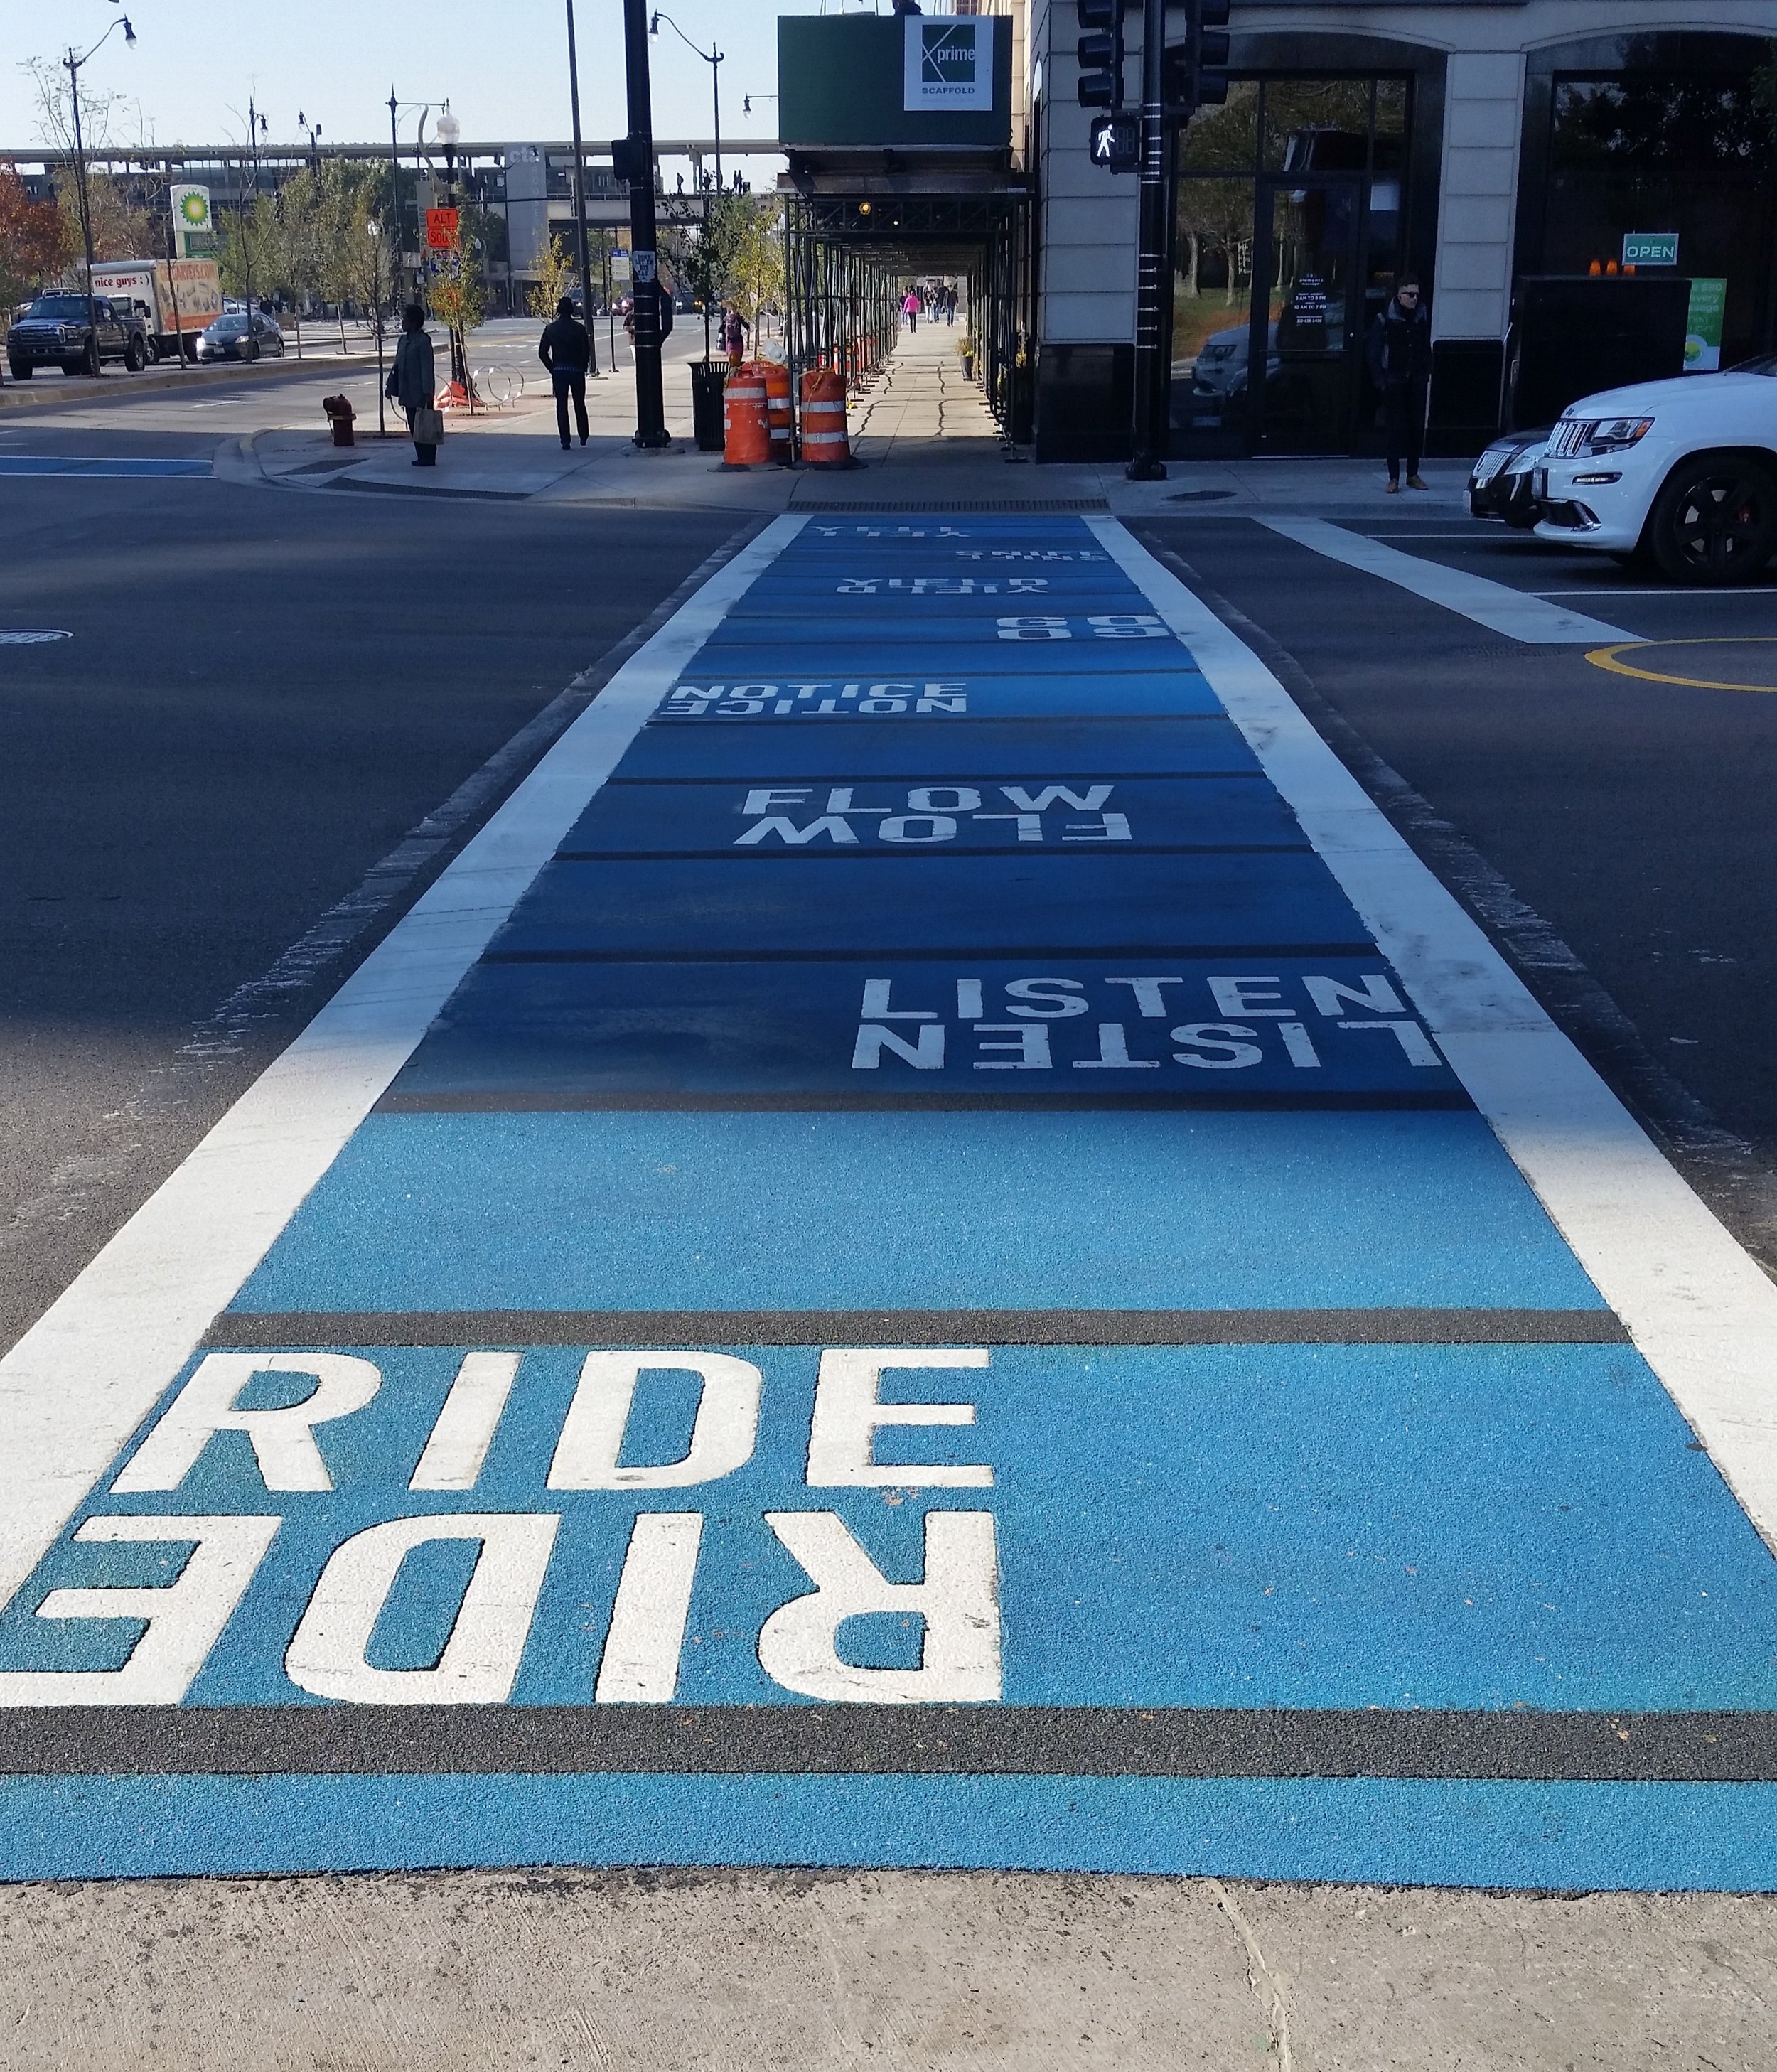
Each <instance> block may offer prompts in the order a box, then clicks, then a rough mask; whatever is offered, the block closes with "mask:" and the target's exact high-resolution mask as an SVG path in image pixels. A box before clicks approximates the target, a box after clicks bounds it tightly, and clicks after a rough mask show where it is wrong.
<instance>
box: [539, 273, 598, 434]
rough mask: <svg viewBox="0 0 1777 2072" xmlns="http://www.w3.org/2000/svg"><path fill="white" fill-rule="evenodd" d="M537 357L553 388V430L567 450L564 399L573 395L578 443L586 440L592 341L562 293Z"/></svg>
mask: <svg viewBox="0 0 1777 2072" xmlns="http://www.w3.org/2000/svg"><path fill="white" fill-rule="evenodd" d="M537 358H538V359H539V360H541V361H542V363H543V364H544V365H545V367H546V368H548V369H549V384H550V386H551V387H552V388H553V389H554V391H555V429H556V430H557V432H559V433H560V434H561V450H562V451H563V452H564V453H566V451H567V450H568V446H569V443H570V442H569V439H568V398H569V397H570V396H571V397H573V398H574V421H575V423H576V426H578V430H579V434H580V443H581V445H582V446H584V445H585V444H586V369H587V368H589V367H590V365H591V364H592V340H591V339H590V338H589V337H588V336H587V335H586V326H585V325H584V324H583V323H581V321H580V319H578V317H577V316H576V315H574V304H573V302H571V301H570V299H569V298H568V297H567V296H566V295H564V296H563V297H562V298H561V301H560V302H557V304H556V306H555V318H554V321H553V323H549V324H546V325H545V327H544V330H543V336H542V339H541V341H540V342H539V343H538V345H537Z"/></svg>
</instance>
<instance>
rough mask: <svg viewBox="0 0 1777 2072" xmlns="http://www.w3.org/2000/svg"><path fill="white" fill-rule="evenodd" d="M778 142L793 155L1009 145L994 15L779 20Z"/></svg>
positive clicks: (1002, 43) (1005, 38)
mask: <svg viewBox="0 0 1777 2072" xmlns="http://www.w3.org/2000/svg"><path fill="white" fill-rule="evenodd" d="M777 78H778V109H777V112H778V135H779V138H781V139H782V140H783V142H784V143H785V144H787V145H788V146H790V147H791V148H792V150H794V149H796V148H798V147H800V148H802V149H804V150H820V149H822V148H824V147H825V148H832V147H839V148H845V147H848V146H849V147H858V146H862V147H866V148H867V147H870V146H876V147H878V148H892V147H893V146H895V145H898V144H904V145H915V146H918V145H925V146H932V145H950V146H960V147H961V148H964V149H973V148H977V147H981V146H995V147H999V148H1003V147H1004V146H1006V145H1008V144H1010V142H1011V140H1012V23H1011V21H1010V18H1009V17H1007V16H1006V15H1003V14H983V15H963V16H952V15H936V16H934V15H918V14H913V15H898V14H882V15H874V14H841V15H834V14H826V15H808V14H788V15H780V16H779V19H778V25H777Z"/></svg>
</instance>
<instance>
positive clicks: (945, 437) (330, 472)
mask: <svg viewBox="0 0 1777 2072" xmlns="http://www.w3.org/2000/svg"><path fill="white" fill-rule="evenodd" d="M961 335H963V334H962V333H961V332H960V331H950V330H948V329H943V328H940V329H938V330H936V331H934V330H932V328H931V327H927V328H926V329H925V330H923V331H919V332H918V333H915V334H914V335H912V336H911V337H908V336H903V339H902V340H901V342H900V344H899V346H898V347H897V348H896V350H895V353H894V355H893V356H892V357H891V360H890V361H889V363H888V365H887V367H886V370H885V371H884V372H882V374H881V375H879V376H877V377H876V378H875V379H874V380H872V381H871V382H870V383H868V384H866V385H865V386H864V387H863V388H862V389H860V390H859V391H858V392H857V393H855V394H854V396H853V397H852V399H851V401H850V405H849V412H848V416H849V426H850V430H851V437H852V450H853V454H854V458H855V460H856V461H857V462H858V466H857V467H854V468H851V469H846V470H843V471H841V470H837V469H827V468H820V467H796V468H764V469H759V470H751V471H746V472H730V471H727V470H726V469H724V468H723V467H722V463H721V460H720V458H719V457H718V455H716V454H705V453H700V452H698V451H697V449H696V447H695V446H693V445H692V444H691V442H690V441H691V423H690V410H689V391H688V388H687V385H686V384H685V383H684V382H683V381H682V380H680V381H674V380H669V381H668V384H667V405H668V410H667V428H668V431H670V432H671V433H672V434H673V445H672V446H670V447H668V448H667V449H665V450H662V451H660V452H654V453H646V452H643V451H641V450H639V449H638V448H637V447H636V446H635V444H634V443H633V438H632V434H633V430H634V426H635V389H634V384H633V380H632V378H631V371H630V370H628V369H625V370H624V371H623V372H622V373H620V374H619V375H617V376H615V377H614V378H607V379H606V380H603V381H599V382H595V383H593V384H589V387H588V392H587V414H588V418H589V421H590V431H591V437H590V441H589V442H588V443H587V445H586V446H584V447H582V446H578V444H577V445H576V446H574V447H573V448H572V450H569V451H563V450H562V449H561V447H560V446H558V445H557V442H556V438H555V421H554V412H553V405H552V404H551V402H550V401H549V397H547V396H526V397H522V398H520V399H519V400H518V401H516V402H515V403H513V404H512V405H508V406H506V407H504V408H497V409H494V410H492V411H491V412H489V413H487V414H485V415H482V416H478V417H474V418H471V417H468V416H467V414H466V413H463V412H461V411H457V412H453V413H451V414H450V417H449V419H448V420H447V430H446V438H445V442H444V445H443V446H442V448H441V449H440V450H439V454H438V465H437V467H435V468H431V469H421V468H418V467H415V466H414V465H413V455H412V454H411V453H410V452H409V449H408V444H407V442H406V441H405V439H401V440H391V441H387V442H384V441H379V440H376V439H375V438H372V439H370V440H369V441H368V442H366V445H365V446H360V447H355V448H352V449H350V450H344V449H337V448H334V447H332V446H329V445H328V443H327V438H326V436H325V434H322V433H315V434H306V433H302V432H290V431H276V432H264V433H260V434H256V435H254V436H253V437H251V438H247V439H244V440H242V441H241V442H240V444H239V446H238V447H237V448H228V449H224V454H222V455H221V456H220V457H219V460H218V472H219V473H223V474H225V475H231V476H232V477H234V478H236V479H250V480H253V481H263V482H269V483H275V484H277V485H278V487H284V488H290V489H302V490H308V491H327V492H329V493H331V492H332V491H335V490H339V489H346V490H356V491H366V490H368V491H381V492H383V493H385V494H399V495H411V494H419V495H434V496H451V495H468V496H475V497H483V498H485V497H500V498H512V499H531V498H541V499H543V500H545V501H548V502H549V503H553V504H574V505H585V506H590V507H594V508H597V507H600V506H618V507H623V506H631V507H634V506H639V505H648V506H656V505H657V506H660V507H664V508H685V509H691V508H700V509H718V510H731V511H734V512H737V513H742V514H744V513H747V512H760V513H773V514H775V513H776V512H781V511H810V510H819V509H823V508H826V509H832V508H847V509H851V510H860V509H882V508H891V509H895V508H919V509H927V510H930V509H940V508H945V507H950V508H954V507H955V506H956V505H957V504H968V505H969V506H970V507H971V508H977V509H980V508H993V509H998V508H1005V509H1030V508H1043V509H1057V508H1059V509H1063V510H1102V511H1109V512H1112V513H1113V514H1114V515H1116V516H1119V517H1144V516H1162V515H1165V516H1181V515H1185V514H1188V513H1191V512H1197V511H1199V510H1200V511H1202V512H1204V513H1205V514H1206V515H1207V514H1209V513H1211V512H1213V513H1216V514H1220V513H1224V512H1225V513H1228V514H1231V515H1232V514H1236V513H1252V512H1265V513H1267V514H1270V515H1281V514H1285V513H1302V512H1311V513H1313V514H1314V515H1316V516H1322V517H1371V516H1391V517H1392V516H1401V517H1403V518H1407V517H1413V516H1424V515H1425V514H1426V513H1428V512H1437V513H1438V514H1440V515H1444V516H1454V515H1456V514H1458V513H1460V512H1461V511H1462V491H1463V487H1464V485H1465V483H1466V480H1467V477H1468V463H1466V461H1428V462H1427V463H1425V470H1424V472H1425V479H1426V480H1427V481H1428V482H1429V483H1430V485H1431V486H1430V487H1429V490H1428V491H1425V492H1423V493H1419V492H1414V491H1406V492H1404V493H1403V494H1402V495H1401V496H1398V497H1396V498H1393V499H1389V498H1388V497H1385V496H1384V494H1383V482H1384V470H1383V467H1382V463H1381V462H1380V460H1352V459H1349V458H1344V457H1342V456H1331V455H1329V456H1325V457H1314V458H1285V459H1272V458H1261V459H1250V460H1231V461H1176V462H1174V463H1171V465H1170V470H1169V473H1168V476H1167V479H1166V480H1165V481H1163V482H1144V483H1133V482H1130V481H1129V480H1128V479H1127V478H1126V477H1125V473H1124V470H1123V465H1122V463H1121V462H1115V463H1103V464H1101V465H1083V466H1047V467H1036V466H1035V465H1034V464H1032V463H1031V462H1030V457H1029V453H1028V450H1026V449H1020V448H1018V447H1016V446H1013V445H1012V444H1011V443H1010V441H1008V440H1006V439H1005V438H1003V437H1002V435H1001V433H1000V430H999V427H998V426H997V425H996V424H995V423H994V421H993V418H992V417H991V416H990V415H989V413H988V410H987V408H986V405H985V400H984V398H983V396H982V392H981V388H980V385H979V384H977V383H976V382H973V381H966V380H964V378H963V374H962V366H961V361H960V356H959V355H958V352H957V350H956V343H957V339H959V338H960V336H961ZM681 389H685V392H686V393H684V394H682V395H681V393H680V392H681Z"/></svg>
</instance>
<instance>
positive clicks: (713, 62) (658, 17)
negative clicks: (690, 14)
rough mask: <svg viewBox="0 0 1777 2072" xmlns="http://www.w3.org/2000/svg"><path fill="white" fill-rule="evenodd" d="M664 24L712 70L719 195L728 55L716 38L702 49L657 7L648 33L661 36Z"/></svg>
mask: <svg viewBox="0 0 1777 2072" xmlns="http://www.w3.org/2000/svg"><path fill="white" fill-rule="evenodd" d="M663 22H664V23H665V24H666V26H667V27H668V28H669V29H670V30H671V31H673V35H676V36H677V38H678V39H679V41H680V42H681V43H683V44H684V45H685V48H686V49H687V50H688V51H697V56H699V57H700V58H701V59H702V60H703V61H704V63H705V64H706V65H708V66H709V68H710V99H711V101H712V102H713V104H714V108H713V113H714V116H715V118H716V191H717V192H718V194H719V193H720V192H721V191H722V60H723V59H724V58H725V57H726V56H727V55H728V53H727V52H726V51H718V49H717V48H716V39H715V38H714V36H712V37H711V38H710V47H709V49H708V50H702V49H700V48H699V47H698V46H697V44H696V43H693V42H692V40H691V39H690V38H689V36H688V35H686V34H685V31H684V30H683V29H681V27H679V25H678V23H677V22H675V21H674V20H673V17H672V16H671V15H670V14H668V13H667V11H666V10H665V9H664V7H656V9H655V10H654V19H653V20H652V22H651V23H649V24H648V34H649V35H651V36H657V35H659V34H660V24H661V23H663Z"/></svg>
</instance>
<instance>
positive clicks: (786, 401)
mask: <svg viewBox="0 0 1777 2072" xmlns="http://www.w3.org/2000/svg"><path fill="white" fill-rule="evenodd" d="M757 364H758V365H759V366H760V367H763V369H764V370H765V407H766V414H767V418H768V419H769V421H770V425H771V458H772V459H773V460H775V461H779V462H782V463H785V464H786V465H787V464H788V461H789V458H790V370H789V368H787V367H786V366H785V365H784V363H783V361H782V360H760V361H759V362H758V363H757Z"/></svg>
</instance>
